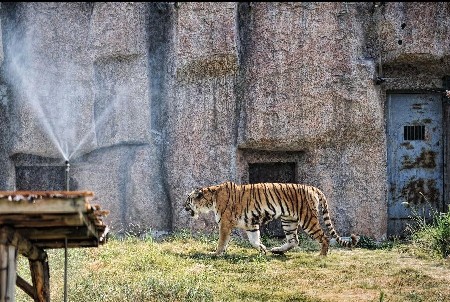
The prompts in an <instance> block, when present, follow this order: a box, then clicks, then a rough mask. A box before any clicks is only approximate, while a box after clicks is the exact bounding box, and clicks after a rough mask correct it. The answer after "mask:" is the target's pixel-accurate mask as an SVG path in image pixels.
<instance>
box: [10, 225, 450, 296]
mask: <svg viewBox="0 0 450 302" xmlns="http://www.w3.org/2000/svg"><path fill="white" fill-rule="evenodd" d="M216 239H217V238H215V237H213V236H196V237H193V236H191V235H190V234H189V233H187V232H185V233H179V234H176V235H173V236H171V237H168V238H166V239H164V240H162V241H160V242H156V241H154V240H152V239H151V238H147V239H144V240H139V239H136V238H134V237H130V238H127V239H124V240H118V239H115V240H113V239H111V240H109V242H108V243H106V244H105V245H103V246H101V247H99V248H89V249H70V250H69V267H68V301H75V302H76V301H94V302H97V301H107V302H115V301H120V302H123V301H132V302H140V301H145V302H147V301H352V302H359V301H426V302H432V301H440V302H441V301H450V286H449V284H450V260H439V259H431V258H427V257H426V256H425V257H424V255H421V256H414V254H412V253H411V250H410V248H409V247H408V246H405V245H401V244H396V245H395V246H394V247H392V248H388V249H374V250H369V249H363V248H355V249H353V250H348V249H343V248H339V247H331V249H330V253H329V255H328V256H327V257H320V256H318V252H319V247H318V245H317V244H316V243H315V242H312V241H309V240H306V241H304V243H303V244H302V245H301V246H300V247H299V248H296V249H295V250H293V251H291V252H289V253H287V254H286V255H285V256H275V255H269V254H268V255H260V254H258V252H257V251H256V250H254V249H252V248H251V247H250V245H249V244H248V243H247V242H244V241H242V240H240V239H237V238H234V239H233V240H232V241H231V243H230V247H229V249H228V254H227V255H226V256H224V257H215V256H213V255H211V254H210V253H211V252H212V251H214V248H215V245H216ZM267 241H268V240H266V241H265V243H266V244H267V245H268V246H273V245H274V244H275V242H273V241H270V240H269V242H267ZM48 254H49V264H50V284H51V298H52V301H63V288H64V282H63V279H64V253H63V251H62V250H49V251H48ZM25 260H26V259H22V258H21V257H19V263H18V265H19V274H20V275H21V276H22V277H23V278H25V279H27V277H28V275H29V271H28V264H27V261H25ZM28 280H29V278H28ZM17 301H18V302H24V301H32V300H31V298H29V297H27V296H26V295H25V294H24V293H23V292H22V291H21V290H20V289H19V288H17Z"/></svg>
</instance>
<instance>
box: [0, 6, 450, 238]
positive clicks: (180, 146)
mask: <svg viewBox="0 0 450 302" xmlns="http://www.w3.org/2000/svg"><path fill="white" fill-rule="evenodd" d="M449 16H450V6H449V5H448V4H447V3H443V2H438V3H426V4H425V3H406V2H393V3H384V4H383V5H381V6H379V7H375V6H374V2H352V3H346V2H328V3H322V2H320V3H319V2H318V3H315V2H308V3H290V2H285V3H253V2H246V3H244V2H242V3H237V2H226V3H220V4H219V3H212V2H209V3H208V2H206V3H203V2H202V3H200V2H197V3H196V2H192V3H190V2H189V3H187V2H186V3H184V2H176V3H162V2H156V3H3V4H2V6H1V21H2V22H1V29H2V30H1V34H2V46H3V47H2V52H1V54H2V55H1V56H0V58H3V63H2V69H1V71H2V74H1V83H0V143H1V144H0V165H1V166H2V167H5V168H3V169H1V170H0V189H2V190H11V189H15V186H16V183H17V181H16V178H15V167H16V166H19V165H20V166H27V165H41V164H42V162H45V163H46V164H48V165H53V166H62V165H63V163H64V160H65V159H67V158H69V157H70V159H69V160H70V163H71V180H70V181H71V187H72V188H73V189H79V190H91V191H94V192H95V195H96V196H97V198H98V203H99V204H101V205H102V207H103V208H106V209H109V210H111V215H110V216H109V217H108V219H107V222H108V223H109V224H110V225H111V226H112V228H113V230H114V231H117V232H125V231H128V232H130V231H132V232H137V233H141V232H146V231H149V230H173V229H180V228H186V227H189V228H192V229H199V230H210V229H213V228H214V227H215V226H214V222H213V221H212V219H211V216H205V217H202V218H201V219H200V220H199V221H192V220H191V219H190V218H189V217H188V216H187V215H186V213H184V212H183V207H182V203H183V201H184V199H185V197H186V194H187V193H188V192H189V191H191V190H192V189H193V188H194V187H198V186H207V185H212V184H216V183H219V182H223V181H227V180H232V181H236V182H239V183H246V182H248V163H255V162H284V161H289V162H295V163H296V169H297V171H296V175H297V181H298V182H302V183H309V184H312V185H316V186H318V187H320V188H321V189H322V190H323V191H324V192H325V194H326V195H327V197H328V200H329V203H330V208H331V211H332V215H333V219H334V222H335V226H336V228H337V229H338V231H339V232H340V233H342V235H348V234H349V233H350V232H356V233H359V234H364V235H367V236H372V237H375V238H383V237H384V236H385V235H386V227H387V206H386V198H387V197H386V135H385V113H384V105H385V94H386V91H389V90H395V89H406V90H416V89H419V88H420V89H423V88H425V89H442V88H443V83H442V77H443V76H444V75H448V74H450V68H449V54H450V49H449V48H450V41H449V39H450V38H449V36H450V35H449V34H448V31H449V28H450V24H449V22H448V17H449ZM400 40H401V41H402V42H401V43H400V42H399V41H400ZM380 66H381V72H382V73H383V75H382V76H384V77H389V78H392V80H386V82H385V83H384V84H382V85H376V84H375V82H374V78H375V77H376V76H377V75H379V72H380Z"/></svg>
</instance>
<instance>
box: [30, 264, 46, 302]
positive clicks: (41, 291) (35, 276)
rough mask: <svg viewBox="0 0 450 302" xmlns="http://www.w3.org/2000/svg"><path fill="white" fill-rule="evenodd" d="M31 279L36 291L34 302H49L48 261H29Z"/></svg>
mask: <svg viewBox="0 0 450 302" xmlns="http://www.w3.org/2000/svg"><path fill="white" fill-rule="evenodd" d="M30 270H31V278H32V280H33V286H34V288H35V290H36V297H35V301H36V302H50V274H49V266H48V261H47V259H46V260H34V261H33V260H30Z"/></svg>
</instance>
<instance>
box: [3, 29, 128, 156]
mask: <svg viewBox="0 0 450 302" xmlns="http://www.w3.org/2000/svg"><path fill="white" fill-rule="evenodd" d="M38 36H39V35H38V34H35V33H34V32H33V33H30V34H26V35H23V34H18V36H14V35H12V37H13V38H12V39H11V40H10V41H9V43H8V54H7V58H8V79H9V81H10V84H11V86H12V87H13V88H14V91H15V94H16V95H15V101H16V104H17V105H18V108H17V109H18V110H19V112H20V114H23V113H24V112H25V113H26V116H25V120H26V121H25V122H24V125H25V126H28V125H29V124H30V125H40V129H41V131H42V133H43V134H44V135H45V136H46V138H47V139H48V140H49V141H50V142H51V143H52V146H53V147H54V148H55V152H53V153H55V154H60V156H61V157H62V158H63V159H64V160H66V161H67V160H70V159H73V158H75V157H76V156H79V155H80V154H82V152H83V151H84V152H86V149H89V146H90V147H94V146H96V145H97V138H96V128H97V129H98V128H100V127H102V125H103V124H104V123H105V122H106V121H107V118H108V116H111V114H112V113H113V110H115V109H117V108H120V107H121V106H124V105H126V104H123V103H124V102H123V100H124V99H126V97H124V94H126V92H124V93H122V95H120V94H121V93H120V92H121V90H124V89H125V88H124V89H120V88H117V87H116V89H117V91H118V94H117V95H116V96H115V97H114V98H113V99H112V101H110V102H104V103H105V104H104V105H103V106H101V108H95V107H96V106H94V100H93V94H92V92H91V91H92V89H90V87H89V86H86V83H89V82H86V81H85V78H84V77H86V76H92V72H91V70H89V69H87V67H86V66H79V65H77V64H75V63H74V62H71V61H70V60H67V59H60V60H59V61H58V62H55V65H50V64H45V65H44V66H45V68H42V66H36V65H38V64H39V62H40V60H41V59H42V58H38V57H36V54H35V52H36V50H35V49H33V51H32V50H30V48H29V47H28V46H29V45H33V43H34V44H36V43H37V42H36V39H38V38H37V37H38ZM86 69H87V70H86ZM83 83H84V85H83ZM88 85H89V84H88ZM97 107H99V106H98V104H97ZM89 108H91V109H89ZM27 123H29V124H27ZM25 131H30V130H25ZM31 131H33V129H31ZM47 148H48V146H47ZM91 149H92V148H91ZM32 152H33V150H30V153H32ZM34 152H35V153H39V152H40V150H34ZM53 153H52V154H53ZM46 155H48V154H46Z"/></svg>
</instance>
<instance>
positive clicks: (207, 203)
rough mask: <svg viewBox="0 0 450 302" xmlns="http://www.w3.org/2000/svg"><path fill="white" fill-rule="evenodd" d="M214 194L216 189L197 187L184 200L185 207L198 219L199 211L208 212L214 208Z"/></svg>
mask: <svg viewBox="0 0 450 302" xmlns="http://www.w3.org/2000/svg"><path fill="white" fill-rule="evenodd" d="M214 196H215V194H214V191H212V190H210V189H209V188H203V189H202V188H197V189H195V190H194V191H192V192H191V193H189V195H188V197H187V199H186V201H185V202H184V209H185V210H186V211H187V212H190V214H191V216H192V217H193V218H194V219H197V218H198V214H199V213H207V212H209V211H210V210H211V209H212V207H213V205H214Z"/></svg>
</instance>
